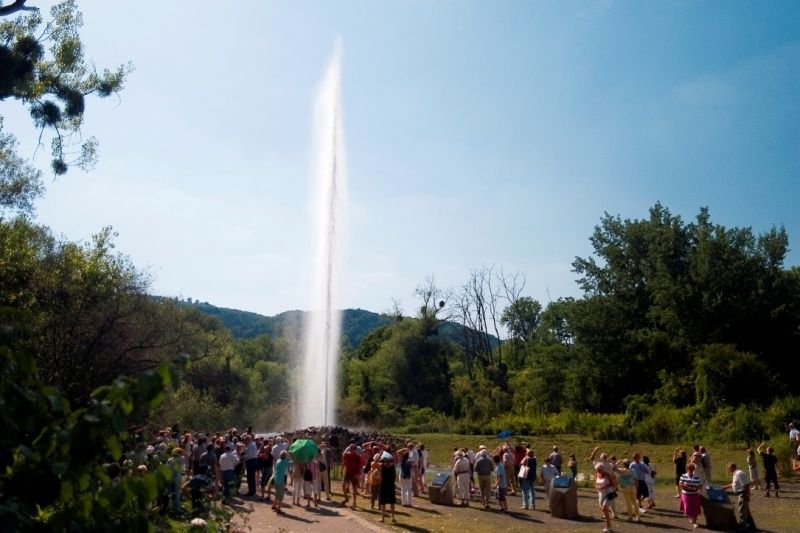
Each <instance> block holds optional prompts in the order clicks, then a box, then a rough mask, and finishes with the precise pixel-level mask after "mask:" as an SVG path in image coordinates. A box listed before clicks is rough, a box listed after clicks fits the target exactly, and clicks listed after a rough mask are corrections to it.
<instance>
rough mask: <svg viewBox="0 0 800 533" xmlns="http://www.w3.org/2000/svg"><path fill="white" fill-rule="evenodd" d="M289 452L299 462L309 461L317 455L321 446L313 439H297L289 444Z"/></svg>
mask: <svg viewBox="0 0 800 533" xmlns="http://www.w3.org/2000/svg"><path fill="white" fill-rule="evenodd" d="M289 453H291V454H292V457H294V460H295V461H297V462H299V463H307V462H309V461H310V460H311V459H313V458H314V457H316V456H317V454H318V453H319V446H317V443H316V442H314V441H313V440H311V439H297V440H296V441H294V442H293V443H292V444H291V445H290V446H289Z"/></svg>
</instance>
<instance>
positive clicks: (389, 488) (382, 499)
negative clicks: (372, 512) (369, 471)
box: [353, 451, 397, 524]
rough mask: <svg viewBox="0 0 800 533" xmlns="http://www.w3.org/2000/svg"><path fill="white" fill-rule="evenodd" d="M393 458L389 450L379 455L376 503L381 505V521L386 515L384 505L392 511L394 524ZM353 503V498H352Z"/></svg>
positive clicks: (395, 521) (395, 499)
mask: <svg viewBox="0 0 800 533" xmlns="http://www.w3.org/2000/svg"><path fill="white" fill-rule="evenodd" d="M395 476H396V473H395V470H394V459H393V457H392V455H391V454H390V453H389V452H386V451H385V452H383V454H382V455H381V488H380V492H379V494H378V503H379V504H380V507H381V522H384V521H385V520H384V518H385V516H386V506H387V505H388V506H389V509H390V511H391V513H392V523H394V524H396V523H397V520H395V518H394V504H395V503H396V502H397V498H396V496H395V494H394V481H395ZM353 504H354V505H355V499H354V500H353Z"/></svg>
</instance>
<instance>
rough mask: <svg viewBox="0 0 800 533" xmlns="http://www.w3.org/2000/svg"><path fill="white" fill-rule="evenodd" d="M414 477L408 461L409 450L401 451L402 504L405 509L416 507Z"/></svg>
mask: <svg viewBox="0 0 800 533" xmlns="http://www.w3.org/2000/svg"><path fill="white" fill-rule="evenodd" d="M413 475H414V472H413V469H412V468H411V463H410V462H409V460H408V450H400V503H401V504H402V505H403V507H413V506H414V489H413V488H412V484H413V483H414V480H413V479H412V476H413Z"/></svg>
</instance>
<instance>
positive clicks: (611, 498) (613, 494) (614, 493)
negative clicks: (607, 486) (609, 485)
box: [606, 490, 617, 501]
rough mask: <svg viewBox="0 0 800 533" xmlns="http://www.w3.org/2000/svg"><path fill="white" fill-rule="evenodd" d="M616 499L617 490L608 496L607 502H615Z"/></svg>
mask: <svg viewBox="0 0 800 533" xmlns="http://www.w3.org/2000/svg"><path fill="white" fill-rule="evenodd" d="M616 497H617V491H615V490H612V491H611V492H609V493H608V494H606V500H609V501H610V500H613V499H614V498H616Z"/></svg>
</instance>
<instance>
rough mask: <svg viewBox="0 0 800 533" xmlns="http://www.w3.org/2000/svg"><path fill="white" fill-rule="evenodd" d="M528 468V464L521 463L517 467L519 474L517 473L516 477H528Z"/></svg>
mask: <svg viewBox="0 0 800 533" xmlns="http://www.w3.org/2000/svg"><path fill="white" fill-rule="evenodd" d="M530 470H531V469H530V468H528V465H522V466H521V467H519V474H517V477H518V478H520V479H528V474H529V473H530Z"/></svg>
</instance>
